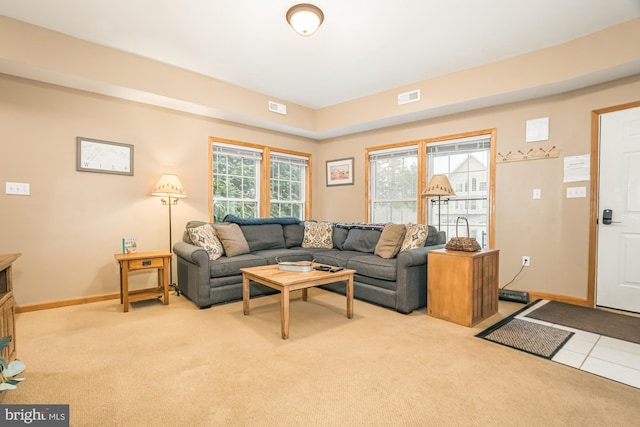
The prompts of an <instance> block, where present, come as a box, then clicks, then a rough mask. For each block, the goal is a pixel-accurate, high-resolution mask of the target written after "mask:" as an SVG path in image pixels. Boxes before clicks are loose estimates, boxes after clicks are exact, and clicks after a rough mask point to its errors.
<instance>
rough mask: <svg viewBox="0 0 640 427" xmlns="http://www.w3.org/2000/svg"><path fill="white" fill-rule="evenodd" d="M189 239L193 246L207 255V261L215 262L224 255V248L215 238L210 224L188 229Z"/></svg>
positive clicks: (216, 237)
mask: <svg viewBox="0 0 640 427" xmlns="http://www.w3.org/2000/svg"><path fill="white" fill-rule="evenodd" d="M188 231H189V238H190V239H191V241H192V242H193V244H194V245H196V246H199V247H201V248H204V249H205V250H206V251H207V252H208V253H209V259H210V260H211V261H215V260H217V259H218V258H220V257H221V256H222V255H224V247H223V246H222V243H221V242H220V239H218V236H216V232H215V230H214V229H213V227H212V226H211V224H204V225H201V226H200V227H194V228H189V230H188Z"/></svg>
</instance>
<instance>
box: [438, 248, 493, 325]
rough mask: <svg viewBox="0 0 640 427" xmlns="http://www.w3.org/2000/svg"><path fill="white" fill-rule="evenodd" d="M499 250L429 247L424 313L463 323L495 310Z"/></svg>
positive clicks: (472, 323)
mask: <svg viewBox="0 0 640 427" xmlns="http://www.w3.org/2000/svg"><path fill="white" fill-rule="evenodd" d="M499 252H500V251H499V250H497V249H483V250H481V251H478V252H460V251H449V250H446V249H438V250H433V251H430V252H429V255H428V256H429V260H428V263H427V282H428V283H427V313H428V314H429V315H430V316H433V317H437V318H439V319H444V320H449V321H451V322H455V323H458V324H460V325H464V326H473V325H475V324H476V323H478V322H480V321H482V320H484V319H486V318H487V317H489V316H492V315H494V314H495V313H497V312H498V274H499V257H498V255H499Z"/></svg>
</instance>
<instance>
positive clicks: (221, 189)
mask: <svg viewBox="0 0 640 427" xmlns="http://www.w3.org/2000/svg"><path fill="white" fill-rule="evenodd" d="M210 144H211V153H212V155H211V162H212V164H211V171H212V184H213V185H212V187H213V191H212V193H211V196H212V200H211V203H210V206H211V212H210V216H211V217H212V219H213V222H222V220H223V219H224V217H225V216H226V215H227V214H233V215H236V216H238V217H240V218H259V217H262V218H264V217H280V216H292V217H296V218H300V219H301V220H303V219H305V218H308V217H309V216H310V215H311V212H309V206H310V203H309V200H308V197H309V187H310V184H311V182H310V181H311V177H310V172H309V167H308V165H309V163H310V161H311V155H310V154H305V153H299V152H293V151H286V150H281V149H275V148H270V147H266V146H262V145H257V144H247V143H241V142H234V141H229V140H217V139H213V138H210ZM276 150H277V151H276ZM267 183H268V185H266V184H267Z"/></svg>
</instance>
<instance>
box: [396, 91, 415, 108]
mask: <svg viewBox="0 0 640 427" xmlns="http://www.w3.org/2000/svg"><path fill="white" fill-rule="evenodd" d="M416 101H420V89H416V90H412V91H411V92H405V93H401V94H399V95H398V105H402V104H408V103H410V102H416Z"/></svg>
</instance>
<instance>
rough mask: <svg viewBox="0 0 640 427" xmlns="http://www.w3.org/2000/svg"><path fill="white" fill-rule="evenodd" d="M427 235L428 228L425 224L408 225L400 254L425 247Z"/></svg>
mask: <svg viewBox="0 0 640 427" xmlns="http://www.w3.org/2000/svg"><path fill="white" fill-rule="evenodd" d="M427 233H428V228H427V226H426V225H424V224H407V232H406V234H405V235H404V240H403V241H402V246H401V247H400V252H402V251H406V250H409V249H415V248H421V247H423V246H424V243H425V242H426V240H427Z"/></svg>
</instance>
